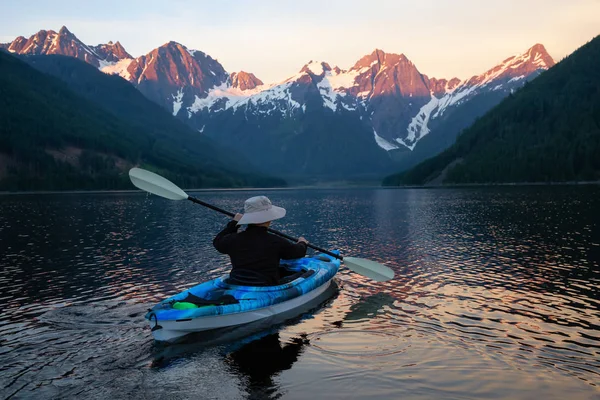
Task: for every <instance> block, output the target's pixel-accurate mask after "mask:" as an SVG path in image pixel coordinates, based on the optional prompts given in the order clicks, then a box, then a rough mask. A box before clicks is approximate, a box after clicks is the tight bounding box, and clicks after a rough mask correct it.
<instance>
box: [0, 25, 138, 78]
mask: <svg viewBox="0 0 600 400" xmlns="http://www.w3.org/2000/svg"><path fill="white" fill-rule="evenodd" d="M3 47H5V48H6V50H8V52H9V53H16V54H21V55H40V54H43V55H49V54H61V55H64V56H70V57H74V58H78V59H80V60H82V61H85V62H87V63H89V64H92V65H93V66H95V67H98V68H100V67H105V66H107V65H110V64H112V63H114V62H117V61H119V60H121V59H123V58H131V55H129V53H127V52H126V51H125V49H124V48H123V46H121V44H120V43H119V42H117V43H115V44H113V43H112V42H109V43H108V44H105V45H98V46H88V45H86V44H84V43H83V42H81V40H79V39H78V38H77V37H76V36H75V35H73V34H72V33H71V32H70V31H69V30H68V29H67V27H66V26H63V27H62V28H60V30H59V31H58V32H55V31H52V30H49V31H45V30H41V31H39V32H38V33H36V34H35V35H32V36H30V37H29V39H26V38H25V37H23V36H19V37H17V38H16V39H15V40H13V41H12V42H11V43H6V44H4V45H3Z"/></svg>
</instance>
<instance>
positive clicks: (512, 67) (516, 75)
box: [467, 44, 555, 86]
mask: <svg viewBox="0 0 600 400" xmlns="http://www.w3.org/2000/svg"><path fill="white" fill-rule="evenodd" d="M554 64H555V62H554V60H553V59H552V57H550V55H549V54H548V52H547V51H546V48H545V47H544V46H543V45H541V44H536V45H534V46H533V47H531V48H530V49H529V50H527V51H526V52H525V53H523V54H518V55H515V56H512V57H509V58H507V59H506V60H504V61H503V62H502V63H501V64H498V65H497V66H495V67H494V68H492V69H490V70H488V71H486V72H485V73H484V74H482V75H478V76H473V77H472V78H471V79H469V81H468V82H467V84H468V85H469V86H477V85H479V86H483V85H486V84H488V83H489V82H492V81H496V82H506V81H511V80H521V79H525V78H527V77H529V76H530V75H531V74H533V73H539V71H544V70H547V69H548V68H550V67H552V66H554Z"/></svg>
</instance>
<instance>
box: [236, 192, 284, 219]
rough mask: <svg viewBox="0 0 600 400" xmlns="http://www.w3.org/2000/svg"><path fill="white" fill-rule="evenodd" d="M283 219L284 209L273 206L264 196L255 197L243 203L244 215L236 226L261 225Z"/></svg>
mask: <svg viewBox="0 0 600 400" xmlns="http://www.w3.org/2000/svg"><path fill="white" fill-rule="evenodd" d="M283 217H285V208H282V207H277V206H274V205H273V204H271V200H269V198H268V197H266V196H255V197H250V198H249V199H248V200H246V201H245V202H244V215H243V216H242V219H240V220H239V221H238V223H237V224H238V225H244V224H262V223H263V222H267V221H274V220H276V219H279V218H283Z"/></svg>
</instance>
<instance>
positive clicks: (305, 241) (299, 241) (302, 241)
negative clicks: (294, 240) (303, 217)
mask: <svg viewBox="0 0 600 400" xmlns="http://www.w3.org/2000/svg"><path fill="white" fill-rule="evenodd" d="M298 243H304V244H308V240H306V239H304V238H303V237H302V236H300V237H299V238H298Z"/></svg>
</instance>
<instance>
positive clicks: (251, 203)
mask: <svg viewBox="0 0 600 400" xmlns="http://www.w3.org/2000/svg"><path fill="white" fill-rule="evenodd" d="M285 213H286V211H285V209H284V208H282V207H277V206H274V205H273V204H271V200H269V199H268V198H267V197H266V196H255V197H251V198H249V199H248V200H246V201H245V202H244V214H236V215H235V217H234V218H233V220H232V221H230V222H229V223H228V224H227V226H226V227H225V229H223V230H222V231H221V232H219V234H218V235H217V236H216V237H215V238H214V240H213V245H214V246H215V249H217V251H219V252H220V253H223V254H228V255H229V257H230V258H231V265H232V268H231V272H230V273H229V279H230V282H231V283H232V284H237V285H248V286H271V285H278V284H279V279H280V277H281V273H280V270H279V262H280V260H281V259H284V260H291V259H294V258H302V257H304V256H305V255H306V249H307V244H308V242H307V240H306V239H304V238H303V237H300V238H299V239H298V242H297V243H292V242H289V241H288V240H286V239H284V238H282V237H279V236H276V235H272V234H270V233H269V232H268V231H267V228H269V226H270V225H271V222H272V221H275V220H277V219H280V218H283V217H284V216H285ZM245 224H247V225H248V227H247V228H246V230H244V231H240V232H238V228H239V225H245Z"/></svg>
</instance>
